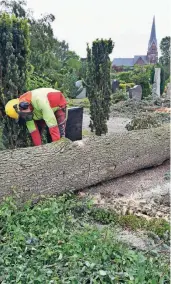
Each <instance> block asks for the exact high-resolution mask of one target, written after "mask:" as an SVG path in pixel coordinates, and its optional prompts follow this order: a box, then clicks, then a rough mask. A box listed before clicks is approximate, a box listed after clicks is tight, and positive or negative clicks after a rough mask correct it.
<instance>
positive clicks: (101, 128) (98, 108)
mask: <svg viewBox="0 0 171 284" xmlns="http://www.w3.org/2000/svg"><path fill="white" fill-rule="evenodd" d="M113 47H114V43H113V42H112V40H111V39H109V40H103V39H101V40H99V39H97V40H95V41H93V44H92V49H90V47H89V45H87V78H86V84H87V93H88V98H89V101H90V114H91V124H90V125H91V130H92V131H93V130H94V129H95V133H96V135H99V136H100V135H101V134H106V133H107V132H108V129H107V120H108V119H109V112H110V97H111V82H110V66H111V62H110V58H109V54H111V53H112V50H113Z"/></svg>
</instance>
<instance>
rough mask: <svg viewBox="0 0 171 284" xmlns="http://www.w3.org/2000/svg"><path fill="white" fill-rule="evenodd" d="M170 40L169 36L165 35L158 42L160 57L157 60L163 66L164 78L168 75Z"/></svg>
mask: <svg viewBox="0 0 171 284" xmlns="http://www.w3.org/2000/svg"><path fill="white" fill-rule="evenodd" d="M170 40H171V38H170V36H166V37H164V38H163V39H162V40H161V43H160V50H161V57H160V58H159V62H160V64H161V65H162V66H163V72H164V73H165V80H167V79H168V78H169V75H170V52H171V50H170Z"/></svg>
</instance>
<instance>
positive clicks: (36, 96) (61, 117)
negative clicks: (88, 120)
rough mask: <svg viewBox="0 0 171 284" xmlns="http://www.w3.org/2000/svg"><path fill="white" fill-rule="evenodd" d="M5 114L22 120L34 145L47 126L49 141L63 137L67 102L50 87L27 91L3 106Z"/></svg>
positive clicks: (39, 140)
mask: <svg viewBox="0 0 171 284" xmlns="http://www.w3.org/2000/svg"><path fill="white" fill-rule="evenodd" d="M5 112H6V114H7V115H8V116H9V117H11V118H13V119H15V120H16V122H19V120H20V119H21V120H24V121H25V123H26V126H27V128H28V131H29V133H30V135H31V137H32V141H33V144H34V146H39V145H41V144H42V142H41V133H42V130H43V129H44V128H45V127H46V126H47V127H48V130H49V134H50V137H51V142H54V141H58V140H60V139H61V138H62V137H65V128H66V120H67V102H66V99H65V97H64V96H63V94H62V93H61V92H60V91H58V90H55V89H52V88H39V89H35V90H32V91H28V92H26V93H24V94H23V95H21V96H20V97H19V98H18V99H13V100H10V101H9V102H8V103H7V104H6V106H5Z"/></svg>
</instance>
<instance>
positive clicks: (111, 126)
mask: <svg viewBox="0 0 171 284" xmlns="http://www.w3.org/2000/svg"><path fill="white" fill-rule="evenodd" d="M128 122H130V119H129V118H125V117H115V118H113V117H112V118H110V119H109V121H108V123H107V125H108V131H109V133H110V132H126V131H127V129H126V128H125V125H126V124H127V123H128ZM89 123H90V116H89V114H87V113H84V115H83V130H88V131H90V128H89Z"/></svg>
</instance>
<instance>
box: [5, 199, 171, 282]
mask: <svg viewBox="0 0 171 284" xmlns="http://www.w3.org/2000/svg"><path fill="white" fill-rule="evenodd" d="M90 210H91V206H90V203H89V202H88V201H86V200H85V199H84V200H83V201H80V200H78V199H76V198H73V197H72V196H66V195H64V196H62V197H60V198H58V199H55V198H49V199H46V200H45V201H41V202H40V203H39V204H37V205H35V206H34V207H33V206H31V204H29V203H28V204H25V205H24V207H23V208H21V207H20V208H18V207H17V206H16V204H15V203H14V202H13V201H12V200H11V199H8V201H7V202H5V203H3V204H1V205H0V229H1V235H0V241H1V245H0V279H1V282H2V283H5V284H12V283H21V284H25V283H40V284H43V283H53V284H60V283H61V284H62V283H73V284H81V283H83V284H85V283H94V284H95V283H96V284H97V283H101V284H102V283H104V284H105V283H106V284H112V283H125V284H126V283H129V284H133V283H138V284H139V283H149V284H150V283H169V259H167V258H166V256H165V255H164V257H163V256H162V254H161V255H160V254H159V255H157V256H149V255H148V254H145V253H143V252H138V251H136V250H132V249H129V248H128V247H127V246H126V245H123V244H121V243H119V242H118V241H116V238H115V231H114V230H113V229H112V228H111V227H106V226H104V227H102V226H100V227H99V226H98V225H93V224H90V223H88V214H89V212H90Z"/></svg>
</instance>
